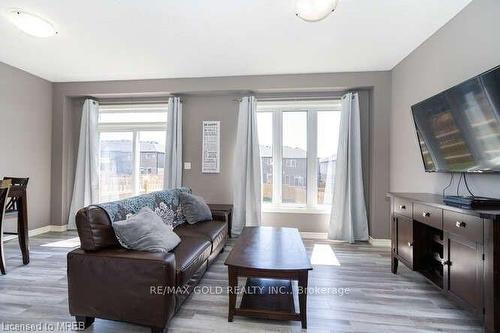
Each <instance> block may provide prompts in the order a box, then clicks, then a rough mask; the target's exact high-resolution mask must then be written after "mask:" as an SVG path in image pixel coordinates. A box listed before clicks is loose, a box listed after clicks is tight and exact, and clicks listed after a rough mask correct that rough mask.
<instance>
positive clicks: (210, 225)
mask: <svg viewBox="0 0 500 333" xmlns="http://www.w3.org/2000/svg"><path fill="white" fill-rule="evenodd" d="M174 232H175V233H176V234H177V235H179V236H180V237H181V238H182V237H183V236H198V237H200V236H204V237H205V238H207V239H208V240H210V242H211V243H212V248H211V251H213V250H215V249H217V248H218V247H219V245H220V244H221V242H225V240H226V237H227V222H225V221H204V222H198V223H196V224H187V223H184V224H183V225H180V226H178V227H177V228H175V229H174Z"/></svg>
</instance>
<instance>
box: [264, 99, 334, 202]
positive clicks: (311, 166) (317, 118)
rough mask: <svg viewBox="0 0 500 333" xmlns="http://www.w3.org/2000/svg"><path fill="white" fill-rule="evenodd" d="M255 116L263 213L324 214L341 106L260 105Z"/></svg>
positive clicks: (321, 103)
mask: <svg viewBox="0 0 500 333" xmlns="http://www.w3.org/2000/svg"><path fill="white" fill-rule="evenodd" d="M257 111H258V112H257V127H258V132H259V145H260V154H261V163H262V201H263V203H264V207H274V208H280V207H281V208H304V209H307V208H310V209H322V210H323V209H324V210H328V207H329V205H331V201H332V193H331V192H332V185H333V179H334V178H333V176H334V173H335V163H336V159H337V147H338V137H339V127H340V111H341V106H340V101H339V100H325V101H289V102H288V101H287V102H277V101H273V102H270V101H269V102H268V101H260V102H258V104H257Z"/></svg>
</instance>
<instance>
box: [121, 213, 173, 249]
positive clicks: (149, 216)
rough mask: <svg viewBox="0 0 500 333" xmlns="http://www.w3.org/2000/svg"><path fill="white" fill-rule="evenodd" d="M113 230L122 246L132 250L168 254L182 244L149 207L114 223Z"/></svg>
mask: <svg viewBox="0 0 500 333" xmlns="http://www.w3.org/2000/svg"><path fill="white" fill-rule="evenodd" d="M113 229H114V230H115V234H116V238H118V241H119V242H120V244H121V245H122V246H123V247H124V248H127V249H131V250H138V251H148V252H168V251H170V250H172V249H173V248H174V247H176V246H177V245H178V244H179V243H180V242H181V239H180V238H179V236H177V234H176V233H175V232H174V231H173V230H172V226H169V225H166V224H165V223H163V221H162V219H161V218H160V217H159V216H158V215H156V213H155V212H153V211H152V210H151V208H149V207H144V208H142V209H141V210H140V211H139V212H138V213H137V214H135V215H132V216H130V217H129V218H127V219H126V220H123V221H116V222H113Z"/></svg>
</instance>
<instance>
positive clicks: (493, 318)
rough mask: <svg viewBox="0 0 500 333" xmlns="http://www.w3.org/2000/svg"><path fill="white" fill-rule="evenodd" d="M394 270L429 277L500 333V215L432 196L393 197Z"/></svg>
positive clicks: (411, 194)
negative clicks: (461, 206) (403, 270)
mask: <svg viewBox="0 0 500 333" xmlns="http://www.w3.org/2000/svg"><path fill="white" fill-rule="evenodd" d="M388 196H389V197H390V198H391V263H392V266H391V270H392V272H393V273H394V274H396V273H397V269H398V263H399V262H401V263H402V264H404V265H406V266H407V267H408V268H410V269H412V270H414V271H417V272H419V273H421V274H422V275H424V276H425V277H426V278H427V279H428V280H429V281H430V282H432V283H433V284H434V285H435V286H436V287H438V288H439V289H441V290H442V291H443V293H445V294H446V295H447V296H449V297H450V298H451V299H453V300H454V301H455V302H457V303H459V304H460V305H461V306H463V307H465V308H467V309H469V310H471V311H473V312H474V313H475V314H476V315H477V316H478V317H479V318H480V319H481V320H482V321H483V323H484V328H485V331H486V332H494V333H500V210H466V209H461V208H456V207H451V206H447V205H446V204H444V203H443V197H442V196H440V195H436V194H426V193H389V194H388Z"/></svg>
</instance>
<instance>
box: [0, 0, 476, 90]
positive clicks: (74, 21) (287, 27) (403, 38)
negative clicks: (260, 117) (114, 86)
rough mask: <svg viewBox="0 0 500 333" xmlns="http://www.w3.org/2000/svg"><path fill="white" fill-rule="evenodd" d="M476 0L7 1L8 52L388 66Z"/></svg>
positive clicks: (179, 61)
mask: <svg viewBox="0 0 500 333" xmlns="http://www.w3.org/2000/svg"><path fill="white" fill-rule="evenodd" d="M470 1H471V0H340V2H339V6H338V8H337V10H336V11H335V12H334V13H333V14H332V15H330V16H329V17H328V18H327V19H325V20H324V21H321V22H317V23H307V22H304V21H302V20H300V19H299V18H297V17H296V16H295V14H294V1H293V0H251V1H250V0H147V1H144V0H143V1H141V0H72V1H68V0H0V13H1V14H4V13H5V12H6V11H8V10H9V9H11V8H20V9H23V10H26V11H28V12H32V13H36V14H38V15H40V16H42V17H44V18H46V19H49V20H50V21H52V22H53V23H54V24H55V25H56V27H57V29H58V31H59V34H58V35H57V36H55V37H51V38H47V39H38V38H34V37H31V36H28V35H26V34H24V33H23V32H21V31H19V30H18V29H17V28H16V27H15V26H13V25H12V24H10V22H9V21H8V20H7V19H6V18H5V16H3V15H0V61H2V62H5V63H7V64H10V65H12V66H15V67H19V68H21V69H24V70H26V71H28V72H30V73H33V74H35V75H38V76H41V77H43V78H45V79H48V80H50V81H56V82H60V81H89V80H117V79H145V78H174V77H203V76H229V75H256V74H285V73H324V72H346V71H374V70H390V69H392V68H393V67H394V66H395V65H396V64H397V63H398V62H399V61H401V60H402V59H403V58H404V57H405V56H407V55H408V54H409V53H410V52H411V51H412V50H414V49H415V48H416V47H417V46H418V45H420V44H421V43H422V42H423V41H424V40H426V39H427V38H428V37H429V36H431V35H432V34H433V33H434V32H435V31H436V30H437V29H439V28H440V27H441V26H443V25H444V24H445V23H446V22H448V21H449V20H450V19H451V18H452V17H453V16H454V15H456V14H457V13H458V12H459V11H460V10H462V9H463V8H464V7H465V6H466V5H467V4H468V3H469V2H470Z"/></svg>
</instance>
